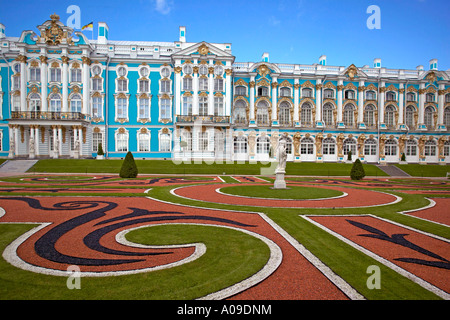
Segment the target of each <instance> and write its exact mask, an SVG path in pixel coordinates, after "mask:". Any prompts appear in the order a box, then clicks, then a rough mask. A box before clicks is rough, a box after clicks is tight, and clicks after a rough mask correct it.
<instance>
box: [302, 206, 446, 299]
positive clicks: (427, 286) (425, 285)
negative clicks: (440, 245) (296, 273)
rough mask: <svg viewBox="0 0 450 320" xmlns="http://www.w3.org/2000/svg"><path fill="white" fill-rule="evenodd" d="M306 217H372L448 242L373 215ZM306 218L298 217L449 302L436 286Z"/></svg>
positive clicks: (444, 293)
mask: <svg viewBox="0 0 450 320" xmlns="http://www.w3.org/2000/svg"><path fill="white" fill-rule="evenodd" d="M308 216H309V217H314V216H317V217H327V216H328V217H356V216H370V217H373V218H376V219H380V220H383V221H386V222H389V223H393V224H396V225H398V226H401V227H403V228H407V229H410V230H413V231H415V232H419V233H423V234H426V235H429V236H434V238H437V239H440V240H444V241H446V242H449V241H448V240H447V239H443V238H441V237H438V236H436V235H432V234H427V233H424V232H422V231H420V230H416V229H414V228H411V227H408V226H404V225H402V224H399V223H395V222H394V221H390V220H387V219H383V218H379V217H377V216H374V215H371V214H365V215H339V216H338V215H308ZM308 216H306V215H299V217H301V218H303V219H305V220H306V221H309V222H310V223H312V224H314V225H315V226H317V227H319V228H321V229H322V230H325V231H326V232H328V233H329V234H331V235H333V236H335V237H336V238H338V239H339V240H341V241H343V242H345V243H346V244H348V245H350V246H352V247H353V248H355V249H357V250H359V251H361V252H363V253H364V254H366V255H368V256H369V257H371V258H373V259H375V260H376V261H378V262H380V263H382V264H384V265H385V266H387V267H389V268H391V269H393V270H394V271H396V272H397V273H399V274H401V275H402V276H404V277H406V278H408V279H410V280H411V281H413V282H415V283H417V284H418V285H420V286H422V287H423V288H425V289H427V290H429V291H431V292H433V293H434V294H436V295H438V296H439V297H441V298H443V299H445V300H450V294H448V293H446V292H445V291H443V290H442V289H439V288H437V287H436V286H434V285H432V284H431V283H429V282H427V281H425V280H423V279H422V278H419V277H418V276H416V275H414V274H412V273H410V272H409V271H406V270H405V269H403V268H401V267H399V266H398V265H396V264H394V263H392V262H390V261H389V260H387V259H385V258H382V257H380V256H379V255H377V254H375V253H373V252H372V251H369V250H367V249H366V248H364V247H362V246H360V245H358V244H356V243H354V242H353V241H351V240H349V239H347V238H345V237H344V236H342V235H340V234H339V233H337V232H334V231H333V230H330V229H328V228H327V227H325V226H323V225H322V224H320V223H318V222H316V221H314V220H312V219H310V218H309V217H308Z"/></svg>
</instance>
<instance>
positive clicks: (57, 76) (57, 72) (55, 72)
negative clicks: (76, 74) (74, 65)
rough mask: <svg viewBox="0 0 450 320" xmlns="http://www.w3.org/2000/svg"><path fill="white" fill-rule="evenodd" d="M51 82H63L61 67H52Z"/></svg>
mask: <svg viewBox="0 0 450 320" xmlns="http://www.w3.org/2000/svg"><path fill="white" fill-rule="evenodd" d="M50 82H61V68H59V67H51V68H50Z"/></svg>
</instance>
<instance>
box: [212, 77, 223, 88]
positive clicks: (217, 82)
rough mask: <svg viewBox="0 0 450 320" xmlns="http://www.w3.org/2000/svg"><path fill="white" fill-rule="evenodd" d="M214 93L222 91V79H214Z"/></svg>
mask: <svg viewBox="0 0 450 320" xmlns="http://www.w3.org/2000/svg"><path fill="white" fill-rule="evenodd" d="M214 91H223V79H222V78H215V79H214Z"/></svg>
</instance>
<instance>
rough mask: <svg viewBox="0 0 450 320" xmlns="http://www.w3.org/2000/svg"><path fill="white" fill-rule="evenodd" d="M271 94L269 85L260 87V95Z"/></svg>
mask: <svg viewBox="0 0 450 320" xmlns="http://www.w3.org/2000/svg"><path fill="white" fill-rule="evenodd" d="M267 96H269V89H268V88H267V87H258V97H267Z"/></svg>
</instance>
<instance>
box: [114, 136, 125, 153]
mask: <svg viewBox="0 0 450 320" xmlns="http://www.w3.org/2000/svg"><path fill="white" fill-rule="evenodd" d="M116 151H117V152H128V133H127V132H118V133H117V134H116Z"/></svg>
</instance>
